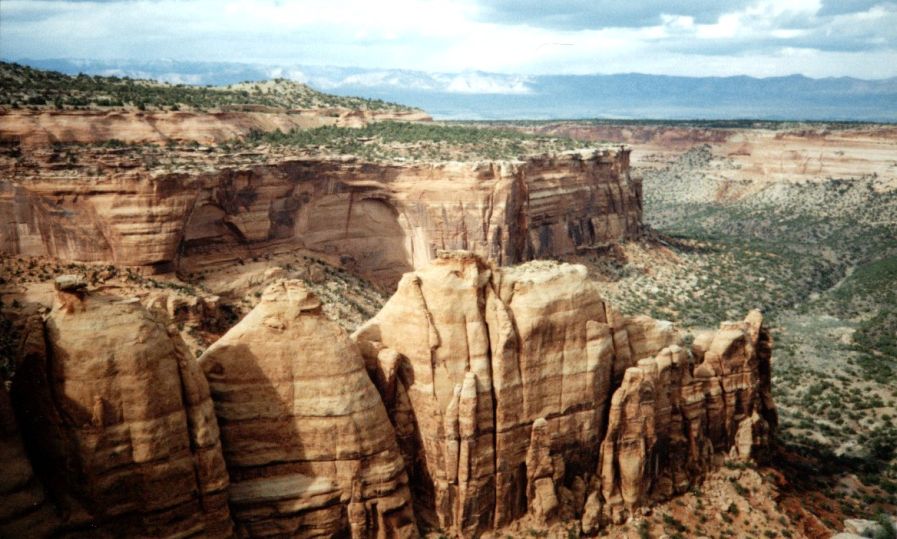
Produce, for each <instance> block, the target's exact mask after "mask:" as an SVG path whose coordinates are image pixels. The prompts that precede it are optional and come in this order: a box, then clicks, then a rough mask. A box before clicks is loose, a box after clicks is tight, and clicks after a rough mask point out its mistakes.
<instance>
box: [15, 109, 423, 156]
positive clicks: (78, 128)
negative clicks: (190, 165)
mask: <svg viewBox="0 0 897 539" xmlns="http://www.w3.org/2000/svg"><path fill="white" fill-rule="evenodd" d="M245 108H247V109H251V108H252V107H251V106H246V107H245ZM257 108H258V107H257ZM261 108H264V107H261ZM430 119H431V118H430V117H429V116H427V115H426V114H424V113H423V112H421V111H407V112H406V111H365V110H350V109H343V108H318V109H297V110H290V111H284V110H282V109H274V110H263V111H251V110H249V111H236V110H234V111H222V112H187V111H177V112H175V111H171V112H168V111H155V112H144V111H130V110H121V109H119V110H110V111H97V110H92V111H79V110H66V111H47V110H42V111H32V110H18V111H17V110H8V109H7V110H4V111H3V112H2V113H0V141H13V140H14V141H17V142H19V143H21V144H22V145H24V146H41V145H49V144H51V143H54V142H63V143H65V142H79V143H84V144H95V143H98V142H99V143H102V142H106V141H108V140H121V141H123V142H129V143H154V144H166V143H167V142H168V141H169V140H179V141H184V142H187V141H197V142H201V143H204V144H209V143H216V142H224V141H226V140H229V139H233V138H236V137H242V136H245V135H248V134H249V133H250V132H251V131H254V130H255V131H275V130H278V129H279V130H281V131H284V132H286V131H289V130H290V129H312V128H315V127H321V126H324V125H336V126H341V127H360V126H363V125H366V124H368V123H370V122H376V121H390V120H393V121H396V120H397V121H429V120H430Z"/></svg>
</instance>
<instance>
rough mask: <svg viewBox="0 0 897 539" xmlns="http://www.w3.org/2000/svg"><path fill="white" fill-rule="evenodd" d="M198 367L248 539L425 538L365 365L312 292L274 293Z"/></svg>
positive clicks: (298, 286) (283, 285) (296, 288)
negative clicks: (217, 424)
mask: <svg viewBox="0 0 897 539" xmlns="http://www.w3.org/2000/svg"><path fill="white" fill-rule="evenodd" d="M199 362H200V365H201V366H202V369H203V370H204V371H205V373H206V376H207V377H208V379H209V383H210V385H211V389H212V398H213V400H214V401H215V411H216V413H217V415H218V419H219V422H220V424H221V440H222V445H223V448H224V457H225V460H226V461H227V468H228V472H229V474H230V478H231V486H230V504H231V510H232V512H233V516H234V520H235V521H236V523H237V526H238V530H239V531H240V533H241V535H244V536H251V537H266V536H277V537H295V536H299V537H310V536H316V537H317V536H327V537H333V536H340V535H343V534H348V533H351V535H352V537H358V538H365V537H398V536H401V537H410V536H415V535H416V534H417V528H416V525H415V522H414V515H413V512H412V508H411V498H410V494H409V490H408V479H407V476H406V474H405V466H404V462H403V460H402V457H401V455H400V453H399V449H398V445H397V444H396V438H395V434H394V431H393V428H392V425H391V424H390V422H389V419H388V417H387V415H386V410H385V408H384V406H383V403H382V402H381V400H380V396H379V394H378V393H377V390H376V388H375V387H374V385H373V384H372V383H371V381H370V379H369V378H368V376H367V373H366V371H365V368H364V362H363V361H362V358H361V354H360V353H359V352H358V349H357V347H356V345H355V344H354V343H353V342H352V341H351V340H350V339H349V336H348V335H347V334H346V332H345V330H343V329H342V328H340V327H339V326H338V325H337V324H336V323H335V322H332V321H330V320H328V319H327V318H326V317H325V316H324V314H323V312H322V311H321V303H320V301H318V299H317V298H316V297H314V296H313V295H312V294H311V293H309V292H308V291H307V290H306V289H305V287H304V285H303V284H302V283H301V282H299V281H281V282H280V283H278V284H274V285H272V286H270V287H269V288H268V289H267V290H266V291H265V293H264V295H263V296H262V301H261V302H260V303H259V305H258V306H256V308H255V309H253V310H252V311H251V312H250V313H249V314H248V315H247V316H246V317H245V318H244V319H243V320H242V321H241V322H240V323H239V324H237V325H236V326H235V327H234V328H232V329H231V330H230V331H229V332H228V333H227V334H225V335H224V337H222V338H221V339H220V340H219V341H218V342H216V343H215V344H214V345H213V346H212V347H211V348H209V350H208V351H206V353H205V354H204V355H203V356H202V357H201V358H200V360H199Z"/></svg>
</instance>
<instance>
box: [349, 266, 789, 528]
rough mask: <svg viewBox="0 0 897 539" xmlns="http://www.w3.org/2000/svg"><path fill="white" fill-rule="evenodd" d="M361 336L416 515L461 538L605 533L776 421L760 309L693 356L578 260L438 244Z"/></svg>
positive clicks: (762, 436) (749, 443) (754, 440)
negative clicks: (491, 260)
mask: <svg viewBox="0 0 897 539" xmlns="http://www.w3.org/2000/svg"><path fill="white" fill-rule="evenodd" d="M354 338H355V339H356V340H357V341H358V342H359V345H360V347H361V350H362V351H363V353H364V354H365V357H366V360H367V362H368V366H369V369H370V370H371V372H372V378H373V379H374V380H375V381H377V384H378V387H379V389H380V390H381V394H382V395H383V398H384V401H385V402H386V404H387V409H388V410H389V411H390V417H391V419H392V421H393V423H394V425H395V429H396V433H397V435H398V437H399V444H400V446H401V448H402V451H403V454H404V455H405V458H406V460H407V461H408V462H409V473H410V477H411V483H412V489H413V490H412V494H413V497H414V501H415V510H416V513H417V515H418V518H419V519H420V520H421V522H422V523H424V524H426V525H427V526H431V527H438V528H442V529H447V530H453V531H454V532H456V533H459V534H462V535H465V536H466V535H476V534H478V533H480V532H482V531H484V530H487V529H491V528H499V527H501V526H504V525H506V524H508V523H510V522H511V521H512V520H515V519H517V518H519V517H522V516H524V515H525V514H529V515H530V516H532V517H535V518H537V519H540V520H543V521H549V520H551V519H553V518H556V517H558V516H561V515H563V516H564V517H565V518H569V517H571V516H576V517H583V526H584V528H585V529H587V530H591V531H594V530H595V529H597V527H599V526H600V525H601V524H603V523H606V522H608V521H610V520H614V521H619V520H621V519H622V518H623V517H624V516H626V515H627V514H631V511H632V510H633V509H634V508H636V507H638V506H640V505H644V504H646V503H648V502H649V501H651V500H652V499H656V498H660V497H664V496H669V495H671V494H672V493H674V492H680V491H682V490H683V489H685V488H687V487H688V486H689V485H691V484H692V483H694V482H696V481H698V480H700V478H701V474H702V472H703V470H705V469H706V468H707V467H708V466H710V465H712V464H713V462H714V459H716V460H719V459H720V458H721V456H722V455H725V454H728V453H729V451H730V449H731V448H733V447H734V448H735V449H734V451H735V452H736V453H737V455H739V456H745V455H748V454H750V452H751V450H752V449H753V448H754V447H755V446H759V447H762V446H763V445H764V444H765V443H766V442H767V441H768V434H769V432H770V430H771V428H773V427H774V417H775V416H774V411H773V409H772V403H771V400H770V399H769V395H768V387H769V353H768V351H769V348H768V336H767V334H766V333H765V331H764V330H763V329H762V326H761V320H760V317H759V314H758V313H752V314H751V315H750V316H749V317H748V319H747V320H746V321H745V322H744V323H738V324H725V325H724V326H723V328H722V329H721V331H720V332H719V333H717V334H715V335H714V336H712V338H711V340H710V341H708V342H709V345H708V347H707V348H706V351H705V350H704V349H703V348H700V346H701V345H700V344H699V346H698V347H696V352H695V353H696V355H697V358H696V359H694V360H692V359H691V358H690V356H689V355H688V354H687V353H686V352H685V351H684V350H683V349H682V348H681V341H680V339H679V336H678V334H677V333H676V332H675V331H674V330H673V329H672V328H671V326H670V325H669V324H668V323H664V322H659V321H656V320H653V319H650V318H647V317H634V318H630V317H624V316H620V315H619V314H618V313H616V312H614V310H613V309H612V308H611V307H609V306H608V305H607V304H606V303H605V302H604V301H603V300H602V299H601V296H600V294H599V292H598V289H597V287H596V285H595V284H593V283H592V282H591V281H589V280H588V278H587V276H586V272H585V269H584V268H583V267H581V266H571V265H555V264H551V263H544V262H539V263H530V264H526V265H523V266H520V267H517V268H512V269H499V268H496V267H490V266H488V265H487V264H485V263H484V262H483V260H482V259H480V258H479V257H477V256H475V255H473V254H471V253H464V252H461V253H458V252H456V253H442V254H441V255H440V256H439V257H438V258H437V259H436V260H434V262H433V264H432V265H430V266H428V267H427V268H425V269H422V270H420V271H417V272H414V273H409V274H407V275H405V276H404V277H403V278H402V280H401V281H400V283H399V285H398V290H397V292H396V293H395V295H394V296H393V297H392V299H390V300H389V302H388V303H387V304H386V306H385V307H384V308H383V310H382V311H381V312H380V313H379V314H378V315H377V316H376V317H374V318H373V319H372V320H371V321H370V322H369V323H367V324H366V325H365V326H363V327H362V328H360V329H359V330H358V331H357V332H356V334H355V335H354ZM704 342H705V341H704V340H701V341H700V343H704ZM695 362H698V363H699V364H697V365H695V364H694V363H695ZM668 451H669V453H668Z"/></svg>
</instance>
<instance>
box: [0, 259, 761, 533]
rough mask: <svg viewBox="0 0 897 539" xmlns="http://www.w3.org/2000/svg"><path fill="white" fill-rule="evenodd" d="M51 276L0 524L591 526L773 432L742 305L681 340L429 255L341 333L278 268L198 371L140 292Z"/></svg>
mask: <svg viewBox="0 0 897 539" xmlns="http://www.w3.org/2000/svg"><path fill="white" fill-rule="evenodd" d="M57 284H58V286H59V288H60V289H61V290H60V291H59V292H58V298H57V304H56V306H55V307H54V309H53V311H52V312H51V313H50V314H49V315H48V316H47V317H46V318H45V319H41V318H40V317H38V316H35V317H33V318H31V319H29V323H28V324H27V328H28V331H27V332H26V334H25V338H24V342H23V346H22V348H23V350H22V356H21V361H20V364H19V366H18V370H17V373H16V377H15V379H14V383H13V387H12V389H13V401H14V404H15V408H16V415H17V417H18V419H19V425H20V426H21V430H22V433H23V435H22V439H23V440H24V446H23V444H22V441H21V440H20V439H19V437H18V436H17V434H16V428H15V422H14V421H12V419H11V418H10V417H9V415H10V414H9V413H8V409H6V408H4V407H3V406H2V405H3V401H2V400H0V412H3V415H2V416H0V418H2V419H3V431H2V434H3V438H2V440H0V442H2V446H0V447H2V448H3V454H2V455H0V457H2V459H3V462H4V464H5V465H7V467H8V469H9V470H12V471H13V472H14V473H12V475H11V477H10V478H9V479H7V478H4V479H3V481H2V482H0V501H2V507H3V508H4V512H3V513H2V514H0V529H2V530H4V532H5V531H6V530H10V531H11V532H12V531H15V530H20V529H23V527H24V526H34V533H35V534H36V535H44V534H49V533H52V532H54V531H55V530H59V531H61V532H62V533H75V534H77V533H81V532H85V530H90V531H91V532H92V533H93V532H95V533H97V534H101V535H102V534H105V535H122V534H126V535H131V536H182V535H191V534H196V535H206V536H212V537H218V536H227V535H229V534H231V533H236V534H237V535H239V536H251V537H265V536H296V537H311V536H321V535H326V536H349V535H351V536H352V537H357V538H363V537H384V538H385V537H414V536H416V535H417V534H418V526H420V527H421V528H423V530H425V531H427V530H436V529H441V530H443V531H444V532H446V533H450V534H453V535H457V536H464V537H471V536H473V537H475V536H478V535H481V534H483V533H485V532H487V531H490V530H501V529H502V528H505V527H508V526H516V525H518V524H519V523H520V522H521V521H526V522H528V523H529V524H527V525H533V526H536V527H541V526H547V525H551V524H553V523H556V522H569V521H570V520H572V519H577V520H578V521H579V522H580V526H581V528H580V529H581V530H582V531H583V532H585V533H587V534H592V533H596V532H598V531H600V530H601V529H602V528H604V527H606V526H608V525H610V524H613V523H621V522H623V521H625V520H626V519H627V518H629V517H630V516H634V515H637V514H638V513H637V510H638V509H639V508H641V507H643V506H647V505H651V504H654V503H658V502H660V501H662V500H664V499H667V498H669V497H671V496H673V495H675V494H679V493H683V492H686V491H688V490H689V489H691V488H692V487H693V486H695V485H697V484H699V483H700V482H701V481H702V480H703V478H704V477H705V475H707V474H708V473H709V472H710V471H712V470H713V469H714V468H716V467H718V466H719V465H720V464H722V462H723V461H724V460H725V459H727V458H729V459H747V458H751V457H753V456H756V455H758V454H761V453H762V452H764V451H765V450H766V449H768V448H769V446H770V444H771V441H772V435H773V433H774V429H775V427H776V413H775V408H774V405H773V402H772V399H771V392H770V359H771V340H770V336H769V334H768V332H767V331H766V330H765V329H764V327H763V324H762V317H761V315H760V314H759V313H758V312H756V311H754V312H751V313H749V314H748V316H747V317H746V318H745V319H744V320H743V321H740V322H724V323H722V324H721V325H720V329H719V330H718V331H711V332H706V333H702V334H700V335H698V336H697V337H696V338H695V340H694V343H693V345H692V346H691V349H690V350H687V349H686V348H685V347H684V343H683V341H682V339H681V338H680V335H679V333H678V331H677V330H676V329H675V328H674V327H673V326H672V325H671V324H670V323H669V322H663V321H658V320H654V319H651V318H649V317H645V316H634V317H630V316H623V315H621V314H620V313H618V312H616V311H615V310H614V309H613V308H612V307H611V306H609V305H608V304H607V303H606V302H605V301H604V300H603V299H602V297H601V295H600V292H599V289H598V286H597V285H596V284H595V283H594V282H592V281H591V280H589V278H588V276H587V274H586V270H585V268H584V267H582V266H578V265H570V264H558V263H554V262H544V261H543V262H529V263H527V264H523V265H520V266H517V267H512V268H501V267H498V266H495V265H493V264H490V263H488V262H486V261H485V260H484V259H483V258H481V257H479V256H477V255H475V254H473V253H470V252H459V251H452V252H447V251H440V252H439V253H438V255H437V256H436V258H435V259H434V260H433V261H432V263H431V264H429V265H427V266H426V267H424V268H422V269H420V270H418V271H415V272H411V273H408V274H406V275H405V276H404V277H403V278H402V280H401V281H400V283H399V285H398V289H397V291H396V293H395V294H394V295H393V297H392V298H391V299H390V300H389V301H388V302H387V304H386V305H385V306H384V308H383V309H382V310H381V311H380V313H378V314H377V315H376V316H375V317H374V318H373V319H371V320H370V321H369V322H368V323H366V324H365V325H364V326H362V327H361V328H360V329H359V330H358V331H356V332H355V334H353V335H352V337H351V338H350V336H348V335H347V334H346V333H345V331H344V330H342V329H341V328H340V327H339V326H338V325H336V324H335V323H334V322H332V321H330V320H328V319H327V318H326V317H325V316H324V315H323V312H322V308H321V304H320V302H319V301H318V299H317V298H316V297H314V296H313V295H312V294H311V293H309V292H308V291H307V290H306V288H305V286H304V285H303V284H302V283H301V282H299V281H289V280H287V281H284V280H281V281H278V282H276V283H275V284H273V285H272V286H270V287H269V288H268V289H267V290H266V291H265V292H264V294H263V295H262V297H261V301H260V302H259V304H258V305H257V306H256V307H255V308H254V309H253V310H252V311H251V312H250V313H249V314H248V315H247V316H246V317H245V318H244V319H243V320H242V321H241V322H240V323H239V324H237V325H236V326H235V327H233V328H232V329H231V330H230V331H229V332H228V333H227V334H225V336H224V337H222V338H221V339H220V340H219V341H217V342H216V343H215V344H214V345H213V346H212V347H210V348H209V349H208V350H207V351H206V353H205V354H204V355H203V356H201V358H200V359H199V361H198V362H197V361H196V360H194V359H193V358H192V357H190V355H189V354H188V353H187V352H186V349H185V346H184V344H183V342H182V341H181V340H180V339H179V338H178V337H177V336H176V330H175V329H174V328H170V329H169V328H166V327H165V326H164V325H162V324H160V323H159V322H158V321H157V318H156V317H155V315H154V314H151V313H150V312H148V311H147V310H146V309H145V308H144V307H143V306H141V304H140V303H139V302H138V301H137V300H136V299H130V300H129V299H122V298H113V297H108V296H104V295H102V293H100V292H98V291H94V292H91V293H88V292H87V291H86V290H85V289H84V286H83V283H81V282H78V281H77V279H68V280H66V279H59V280H58V281H57ZM160 315H161V313H160ZM203 373H204V374H205V376H203ZM206 379H207V380H208V385H207V383H206ZM0 397H2V395H0ZM219 425H220V430H219ZM23 447H24V452H23ZM25 454H27V455H28V457H27V458H26V457H25ZM29 460H30V462H31V466H33V473H32V471H31V466H29V464H28V461H29ZM45 492H46V494H44V493H45ZM51 502H52V503H51ZM54 510H55V511H54ZM57 514H58V515H59V517H58V518H57V517H56V515H57ZM232 518H233V520H231V519H232ZM38 519H39V520H38Z"/></svg>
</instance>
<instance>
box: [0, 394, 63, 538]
mask: <svg viewBox="0 0 897 539" xmlns="http://www.w3.org/2000/svg"><path fill="white" fill-rule="evenodd" d="M0 470H2V473H0V536H2V537H49V536H50V535H51V534H53V533H54V532H55V531H56V530H57V529H58V528H59V524H60V522H59V517H58V516H57V515H56V512H55V509H54V507H53V505H52V503H51V502H50V500H49V499H48V498H47V494H46V491H45V490H44V487H43V485H42V484H41V483H40V481H39V480H38V479H37V477H36V476H35V475H34V470H33V469H32V468H31V462H30V461H29V460H28V456H27V455H26V454H25V447H24V446H23V445H22V438H21V436H20V435H19V430H18V427H17V425H16V418H15V415H14V413H13V409H12V403H10V400H9V393H7V391H6V386H5V385H4V384H0Z"/></svg>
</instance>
